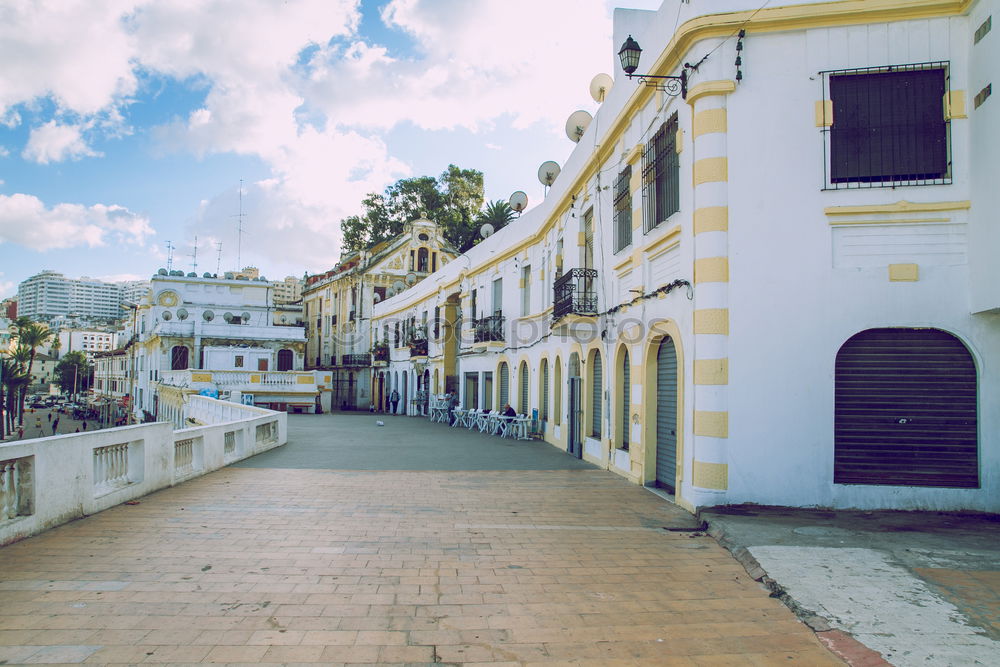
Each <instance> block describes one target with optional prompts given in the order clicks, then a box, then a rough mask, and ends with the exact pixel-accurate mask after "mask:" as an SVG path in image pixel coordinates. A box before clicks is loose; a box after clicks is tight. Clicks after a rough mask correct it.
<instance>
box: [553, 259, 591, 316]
mask: <svg viewBox="0 0 1000 667" xmlns="http://www.w3.org/2000/svg"><path fill="white" fill-rule="evenodd" d="M596 286H597V270H596V269H570V270H569V271H567V272H566V273H564V274H563V275H562V276H561V277H560V278H559V279H558V280H556V282H555V284H554V285H553V286H552V289H553V291H554V295H553V304H552V318H553V319H556V320H557V319H559V318H560V317H563V316H564V315H597V290H596Z"/></svg>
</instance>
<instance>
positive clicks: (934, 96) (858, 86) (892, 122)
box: [822, 62, 952, 189]
mask: <svg viewBox="0 0 1000 667" xmlns="http://www.w3.org/2000/svg"><path fill="white" fill-rule="evenodd" d="M822 74H823V76H824V82H825V84H826V86H827V88H826V89H827V90H828V91H829V100H830V105H828V106H827V107H826V108H831V109H832V111H833V118H832V119H825V121H826V124H827V125H828V126H829V127H825V128H824V134H825V136H826V138H827V146H828V149H829V156H830V157H829V165H828V171H827V175H826V187H827V188H829V189H840V188H859V187H897V186H901V185H934V184H947V183H951V180H952V174H951V156H950V140H949V133H950V124H949V122H948V119H947V117H946V116H945V111H944V108H945V105H944V103H943V101H944V98H945V95H946V93H947V92H948V83H949V79H948V63H947V62H932V63H917V64H912V65H891V66H886V67H866V68H861V69H852V70H837V71H829V72H822ZM831 120H832V122H831Z"/></svg>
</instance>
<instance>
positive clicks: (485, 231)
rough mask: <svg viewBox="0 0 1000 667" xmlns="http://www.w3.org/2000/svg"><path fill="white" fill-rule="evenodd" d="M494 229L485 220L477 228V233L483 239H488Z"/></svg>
mask: <svg viewBox="0 0 1000 667" xmlns="http://www.w3.org/2000/svg"><path fill="white" fill-rule="evenodd" d="M495 231H496V230H495V229H493V225H491V224H490V223H488V222H487V223H484V224H483V226H482V227H480V228H479V235H480V236H482V237H483V238H484V239H488V238H489V237H491V236H493V232H495Z"/></svg>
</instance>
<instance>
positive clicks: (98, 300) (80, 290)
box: [17, 270, 122, 321]
mask: <svg viewBox="0 0 1000 667" xmlns="http://www.w3.org/2000/svg"><path fill="white" fill-rule="evenodd" d="M121 291H122V290H121V285H119V284H117V283H105V282H102V281H100V280H94V279H92V278H87V277H83V278H79V279H74V278H67V277H66V276H64V275H63V274H61V273H59V272H57V271H50V270H46V271H42V272H41V273H39V274H37V275H34V276H31V277H30V278H28V279H27V280H25V281H24V282H22V283H21V284H20V285H18V288H17V299H18V315H20V316H22V317H29V318H31V319H32V320H36V321H47V320H50V319H52V318H54V317H58V316H60V315H69V314H72V315H75V316H77V317H79V318H82V319H109V320H113V319H121V316H122V314H121V307H120V306H121Z"/></svg>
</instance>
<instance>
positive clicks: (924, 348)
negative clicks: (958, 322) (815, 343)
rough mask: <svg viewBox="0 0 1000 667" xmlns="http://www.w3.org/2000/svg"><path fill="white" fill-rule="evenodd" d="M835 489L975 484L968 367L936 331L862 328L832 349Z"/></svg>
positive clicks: (973, 383) (966, 358)
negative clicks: (834, 358) (842, 486)
mask: <svg viewBox="0 0 1000 667" xmlns="http://www.w3.org/2000/svg"><path fill="white" fill-rule="evenodd" d="M834 382H835V390H834V402H835V407H834V436H833V437H834V461H833V481H834V483H836V484H884V485H894V486H938V487H952V488H978V487H979V458H978V437H977V433H978V430H977V429H978V426H977V404H978V397H977V392H978V389H977V376H976V365H975V362H974V361H973V359H972V355H971V354H969V351H968V349H966V347H965V345H964V344H963V343H962V341H960V340H959V339H957V338H955V337H954V336H952V335H951V334H949V333H947V332H944V331H940V330H938V329H901V328H900V329H868V330H867V331H862V332H861V333H858V334H855V335H854V336H852V337H851V338H850V339H848V341H847V342H846V343H844V344H843V346H842V347H841V348H840V350H839V351H838V352H837V361H836V365H835V370H834Z"/></svg>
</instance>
